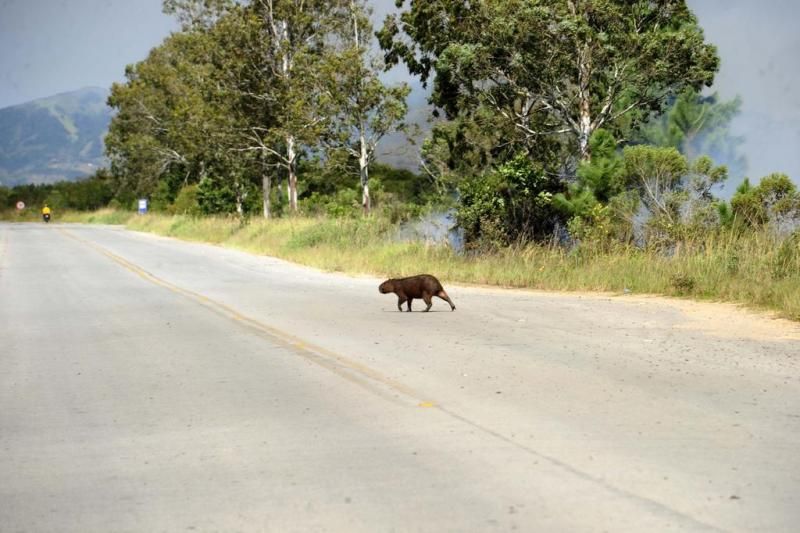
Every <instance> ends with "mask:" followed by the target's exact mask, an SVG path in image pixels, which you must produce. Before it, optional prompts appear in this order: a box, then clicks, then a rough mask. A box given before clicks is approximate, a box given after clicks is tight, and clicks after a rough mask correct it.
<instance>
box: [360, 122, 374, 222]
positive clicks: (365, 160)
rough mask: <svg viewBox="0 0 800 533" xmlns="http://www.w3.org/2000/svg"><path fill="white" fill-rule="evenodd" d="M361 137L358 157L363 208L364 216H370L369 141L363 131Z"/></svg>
mask: <svg viewBox="0 0 800 533" xmlns="http://www.w3.org/2000/svg"><path fill="white" fill-rule="evenodd" d="M359 137H360V139H359V140H360V142H361V154H360V155H359V157H358V168H359V171H360V176H361V206H362V207H363V208H364V214H365V215H369V212H370V209H371V207H372V205H371V200H370V197H369V155H368V153H367V139H366V138H365V136H364V130H363V129H362V130H361V134H360V135H359Z"/></svg>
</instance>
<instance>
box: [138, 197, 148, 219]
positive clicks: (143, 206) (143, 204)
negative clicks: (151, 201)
mask: <svg viewBox="0 0 800 533" xmlns="http://www.w3.org/2000/svg"><path fill="white" fill-rule="evenodd" d="M145 213H147V199H146V198H140V199H139V214H140V215H144V214H145Z"/></svg>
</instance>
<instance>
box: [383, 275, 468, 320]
mask: <svg viewBox="0 0 800 533" xmlns="http://www.w3.org/2000/svg"><path fill="white" fill-rule="evenodd" d="M378 290H379V291H381V294H388V293H390V292H393V293H395V294H396V295H397V298H398V300H397V309H399V310H400V311H401V312H402V311H403V307H402V306H403V302H408V312H409V313H410V312H411V302H412V300H414V298H422V299H423V300H424V301H425V305H427V306H428V307H426V308H425V311H429V310H430V308H431V305H433V303H432V302H431V298H433V297H434V296H438V297H439V298H441V299H442V300H444V301H445V302H447V303H449V304H450V310H451V311H455V310H456V306H455V305H453V302H452V301H451V300H450V297H449V296H447V293H446V292H444V288H443V287H442V284H441V283H439V280H438V279H436V278H434V277H433V276H431V275H430V274H420V275H419V276H411V277H410V278H398V279H387V280H386V281H384V282H383V283H381V285H380V287H378Z"/></svg>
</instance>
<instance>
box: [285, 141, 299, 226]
mask: <svg viewBox="0 0 800 533" xmlns="http://www.w3.org/2000/svg"><path fill="white" fill-rule="evenodd" d="M294 143H295V139H294V136H293V135H289V136H287V137H286V160H287V161H288V165H287V166H288V167H289V168H288V170H289V183H288V197H289V198H288V199H289V209H291V211H292V212H294V213H296V212H297V153H296V152H295V147H294Z"/></svg>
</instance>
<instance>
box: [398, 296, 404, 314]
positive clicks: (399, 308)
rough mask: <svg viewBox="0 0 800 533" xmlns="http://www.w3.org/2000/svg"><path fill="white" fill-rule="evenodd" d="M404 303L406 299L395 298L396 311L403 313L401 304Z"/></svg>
mask: <svg viewBox="0 0 800 533" xmlns="http://www.w3.org/2000/svg"><path fill="white" fill-rule="evenodd" d="M404 303H406V299H405V298H403V297H402V296H400V297H398V298H397V310H398V311H400V312H401V313H402V312H403V304H404Z"/></svg>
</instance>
